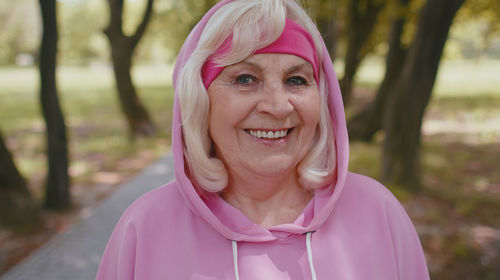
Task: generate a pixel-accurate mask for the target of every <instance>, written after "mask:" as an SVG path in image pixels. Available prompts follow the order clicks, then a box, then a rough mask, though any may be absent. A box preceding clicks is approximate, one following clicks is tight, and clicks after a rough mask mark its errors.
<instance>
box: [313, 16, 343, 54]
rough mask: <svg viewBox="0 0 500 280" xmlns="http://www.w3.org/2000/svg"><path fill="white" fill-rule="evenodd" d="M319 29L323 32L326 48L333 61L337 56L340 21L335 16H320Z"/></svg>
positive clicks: (318, 20)
mask: <svg viewBox="0 0 500 280" xmlns="http://www.w3.org/2000/svg"><path fill="white" fill-rule="evenodd" d="M317 24H318V29H319V31H320V32H321V35H322V37H323V41H324V42H325V45H326V49H327V50H328V54H330V58H331V59H332V61H334V60H335V58H336V57H337V37H338V29H339V27H338V22H337V19H335V18H319V19H317Z"/></svg>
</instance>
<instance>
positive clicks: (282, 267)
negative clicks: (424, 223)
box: [97, 0, 429, 280]
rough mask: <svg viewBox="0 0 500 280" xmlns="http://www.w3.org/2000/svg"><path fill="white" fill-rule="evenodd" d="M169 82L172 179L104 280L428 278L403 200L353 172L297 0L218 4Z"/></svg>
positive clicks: (134, 223)
mask: <svg viewBox="0 0 500 280" xmlns="http://www.w3.org/2000/svg"><path fill="white" fill-rule="evenodd" d="M174 88H175V93H176V98H175V103H174V119H173V126H172V127H173V140H172V145H173V148H172V151H173V157H174V164H175V181H174V182H171V183H169V184H167V185H166V186H164V187H161V188H159V189H156V190H154V191H152V192H150V193H147V194H146V195H144V196H143V197H141V198H139V199H138V200H137V201H136V202H134V203H133V204H132V206H130V207H129V209H128V210H127V211H126V212H125V214H124V215H123V216H122V218H121V219H120V221H119V222H118V224H117V226H116V228H115V230H114V232H113V234H112V236H111V238H110V241H109V243H108V246H107V248H106V251H105V253H104V256H103V258H102V261H101V265H100V268H99V271H98V274H97V279H106V280H110V279H120V280H122V279H140V280H146V279H273V280H275V279H362V280H366V279H370V280H372V279H384V280H391V279H403V280H411V279H415V280H421V279H428V277H429V276H428V272H427V268H426V264H425V259H424V256H423V253H422V248H421V246H420V242H419V240H418V236H417V234H416V232H415V229H414V228H413V226H412V223H411V221H410V219H409V218H408V216H407V215H406V213H405V211H404V210H403V208H402V207H401V205H400V204H399V203H398V201H397V200H396V199H395V198H394V196H392V195H391V193H390V192H389V191H388V190H387V189H386V188H385V187H383V186H382V185H380V184H379V183H377V182H376V181H374V180H372V179H369V178H367V177H364V176H361V175H357V174H354V173H349V172H348V171H347V161H348V138H347V133H346V124H345V119H344V110H343V107H342V100H341V94H340V91H339V87H338V83H337V78H336V76H335V73H334V70H333V66H332V63H331V60H330V58H329V57H328V53H327V51H326V48H325V46H324V43H323V41H322V40H321V37H320V35H319V33H318V31H317V30H316V28H315V26H314V24H313V23H312V21H311V19H310V18H309V17H308V16H307V14H306V13H305V12H304V11H303V10H302V8H301V7H300V6H299V5H298V4H297V3H295V2H294V1H292V0H233V1H231V0H224V1H221V2H220V3H218V4H217V5H216V6H215V7H213V8H212V9H211V10H210V11H209V12H208V13H207V14H206V15H205V16H204V17H203V19H201V21H200V22H199V23H198V25H197V26H196V27H195V28H194V29H193V31H192V32H191V34H190V35H189V37H188V38H187V40H186V42H185V43H184V46H183V48H182V50H181V53H180V55H179V58H178V61H177V64H176V67H175V71H174Z"/></svg>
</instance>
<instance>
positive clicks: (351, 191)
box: [339, 172, 406, 215]
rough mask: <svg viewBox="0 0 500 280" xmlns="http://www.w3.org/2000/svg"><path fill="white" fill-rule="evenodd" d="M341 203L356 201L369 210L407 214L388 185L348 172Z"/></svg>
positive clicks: (340, 199)
mask: <svg viewBox="0 0 500 280" xmlns="http://www.w3.org/2000/svg"><path fill="white" fill-rule="evenodd" d="M339 203H355V204H356V205H358V206H359V207H363V208H365V209H367V210H377V209H378V210H382V211H398V212H403V213H404V214H405V215H406V211H405V210H404V208H403V206H402V205H401V203H400V202H399V201H398V199H397V198H396V197H395V196H394V195H393V194H392V193H391V191H390V190H389V189H387V187H385V186H384V185H383V184H381V183H380V182H378V181H377V180H375V179H373V178H370V177H368V176H365V175H361V174H357V173H354V172H348V173H347V177H346V182H345V185H344V188H343V190H342V195H341V196H340V198H339Z"/></svg>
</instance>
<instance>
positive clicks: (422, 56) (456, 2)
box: [382, 0, 464, 191]
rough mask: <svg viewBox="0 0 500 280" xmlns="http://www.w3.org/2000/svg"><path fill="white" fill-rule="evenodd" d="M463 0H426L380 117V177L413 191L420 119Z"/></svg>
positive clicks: (417, 181)
mask: <svg viewBox="0 0 500 280" xmlns="http://www.w3.org/2000/svg"><path fill="white" fill-rule="evenodd" d="M463 2H464V0H427V2H426V4H425V6H424V7H423V8H422V11H421V12H420V18H419V21H418V25H417V32H416V35H415V39H414V40H413V43H412V45H411V46H410V49H409V51H408V57H407V59H406V61H405V64H404V66H403V68H402V73H401V76H400V77H399V79H398V82H397V83H396V84H395V85H394V87H393V89H392V91H393V92H392V91H391V93H390V96H391V98H390V100H389V102H388V103H387V110H386V111H385V114H384V117H383V128H384V131H385V133H386V137H385V140H384V144H383V164H382V166H383V170H382V178H383V179H384V180H390V181H395V182H396V183H399V184H402V185H404V186H406V187H407V188H409V189H410V190H413V191H418V190H419V188H420V162H419V155H420V153H419V152H420V136H421V126H422V118H423V115H424V112H425V108H426V106H427V104H428V102H429V99H430V97H431V93H432V88H433V86H434V81H435V79H436V74H437V70H438V67H439V61H440V60H441V55H442V53H443V48H444V45H445V42H446V39H447V37H448V31H449V29H450V26H451V23H452V21H453V18H454V16H455V14H456V12H457V11H458V9H459V8H460V6H461V5H462V4H463Z"/></svg>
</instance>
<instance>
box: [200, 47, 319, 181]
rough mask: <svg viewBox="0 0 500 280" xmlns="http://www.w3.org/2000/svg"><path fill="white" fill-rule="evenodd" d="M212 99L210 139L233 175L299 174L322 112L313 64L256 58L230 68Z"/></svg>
mask: <svg viewBox="0 0 500 280" xmlns="http://www.w3.org/2000/svg"><path fill="white" fill-rule="evenodd" d="M208 95H209V98H210V113H209V133H210V137H211V139H212V140H213V142H214V144H215V148H216V153H217V156H218V157H219V158H220V159H222V160H223V162H224V163H225V165H226V168H227V169H228V171H229V175H230V177H231V176H233V177H234V176H237V177H242V176H254V177H256V176H257V177H259V176H264V177H269V176H279V177H283V176H289V175H292V174H294V173H295V171H296V166H297V164H298V163H299V162H300V161H301V160H302V159H303V157H304V156H305V154H306V153H307V151H308V150H309V148H310V146H311V142H312V139H313V137H314V134H315V132H316V127H317V125H318V120H319V114H320V95H319V92H318V87H317V85H316V82H315V80H314V74H313V69H312V66H311V64H309V63H308V62H307V61H305V60H304V59H302V58H300V57H297V56H294V55H288V54H257V55H253V56H251V57H249V58H247V59H246V60H244V61H242V62H240V63H237V64H234V65H231V66H227V67H226V68H225V69H224V70H223V71H222V72H221V74H220V75H219V76H218V77H217V78H216V79H215V80H214V81H213V82H212V84H211V85H210V86H209V88H208ZM254 177H250V178H254ZM246 178H249V177H246Z"/></svg>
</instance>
